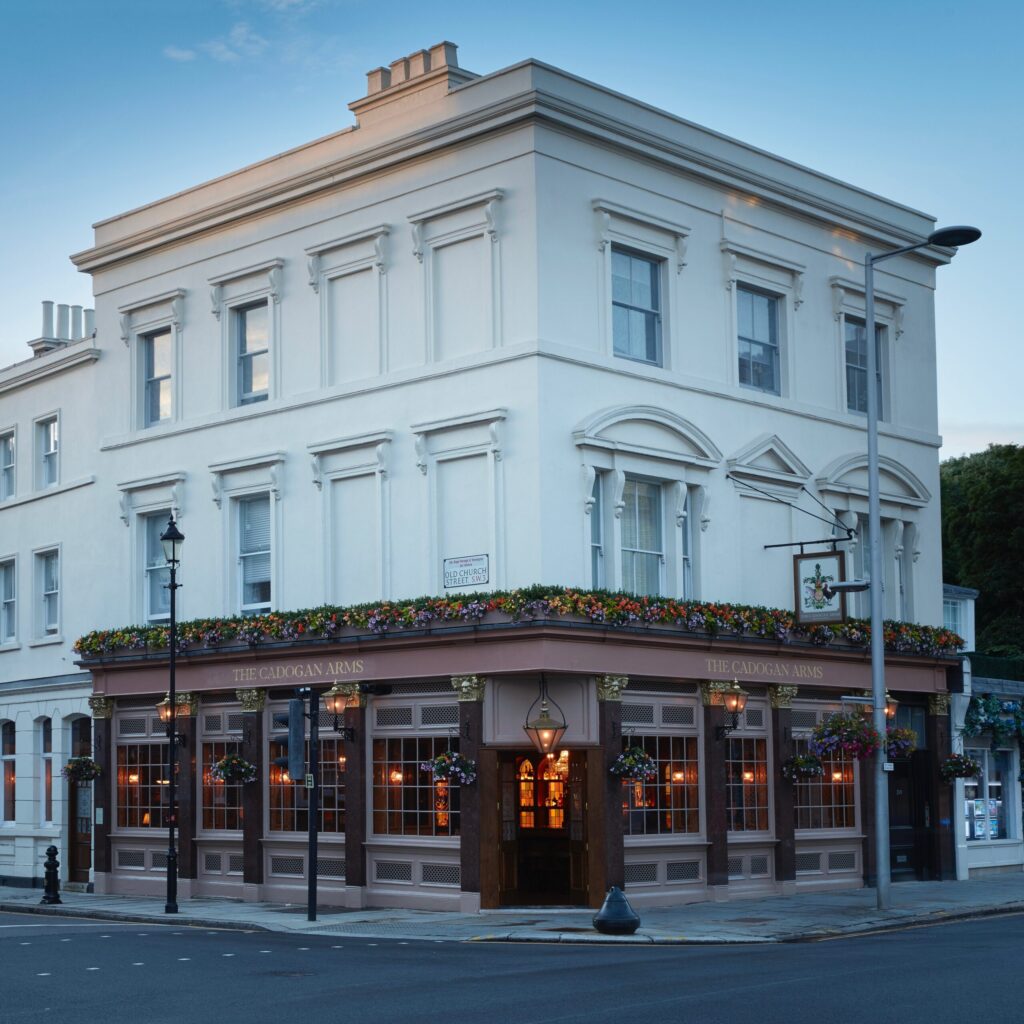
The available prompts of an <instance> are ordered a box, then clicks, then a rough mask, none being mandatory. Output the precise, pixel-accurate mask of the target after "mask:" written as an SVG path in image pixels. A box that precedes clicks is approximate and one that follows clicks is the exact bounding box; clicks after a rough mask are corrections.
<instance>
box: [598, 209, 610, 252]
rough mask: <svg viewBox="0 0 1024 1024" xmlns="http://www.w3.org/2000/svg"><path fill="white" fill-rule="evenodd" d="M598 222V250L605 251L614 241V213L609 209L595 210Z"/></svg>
mask: <svg viewBox="0 0 1024 1024" xmlns="http://www.w3.org/2000/svg"><path fill="white" fill-rule="evenodd" d="M594 219H595V221H596V222H597V250H598V252H604V251H605V249H607V248H608V246H609V245H611V242H612V215H611V214H610V213H609V212H608V211H607V210H600V209H598V210H595V211H594Z"/></svg>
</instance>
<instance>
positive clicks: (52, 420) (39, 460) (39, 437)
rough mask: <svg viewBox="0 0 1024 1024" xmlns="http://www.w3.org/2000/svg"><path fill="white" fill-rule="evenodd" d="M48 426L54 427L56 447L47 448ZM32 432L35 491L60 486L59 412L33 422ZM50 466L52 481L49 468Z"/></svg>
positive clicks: (48, 440) (48, 414) (40, 417)
mask: <svg viewBox="0 0 1024 1024" xmlns="http://www.w3.org/2000/svg"><path fill="white" fill-rule="evenodd" d="M50 424H55V425H56V446H55V447H53V448H50V447H49V442H50ZM32 432H33V434H34V438H35V445H34V447H35V484H36V490H37V491H45V490H50V489H51V488H54V487H59V486H60V435H61V425H60V412H59V411H57V412H51V413H47V414H46V415H45V416H39V417H38V418H37V419H35V420H34V421H33V424H32ZM47 460H50V461H47ZM50 466H52V467H53V469H52V476H53V479H52V480H48V479H47V477H48V476H49V475H51V470H50V469H49V467H50Z"/></svg>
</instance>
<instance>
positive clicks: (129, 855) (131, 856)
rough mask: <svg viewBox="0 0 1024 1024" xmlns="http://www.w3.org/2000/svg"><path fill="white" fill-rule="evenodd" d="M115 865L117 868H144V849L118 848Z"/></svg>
mask: <svg viewBox="0 0 1024 1024" xmlns="http://www.w3.org/2000/svg"><path fill="white" fill-rule="evenodd" d="M117 866H118V867H119V868H144V867H145V866H146V851H145V850H118V851H117Z"/></svg>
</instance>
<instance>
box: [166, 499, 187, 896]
mask: <svg viewBox="0 0 1024 1024" xmlns="http://www.w3.org/2000/svg"><path fill="white" fill-rule="evenodd" d="M184 540H185V535H184V534H183V533H182V532H181V531H180V530H179V529H178V527H177V524H176V523H175V522H174V516H173V515H171V516H169V517H168V519H167V529H166V530H164V532H163V533H162V534H161V535H160V544H161V545H162V547H163V549H164V558H166V559H167V564H168V566H169V567H170V570H171V575H170V581H169V582H168V584H167V589H168V590H169V591H170V594H171V602H170V604H171V607H170V613H171V623H170V633H169V636H168V641H167V652H168V668H169V675H170V678H169V679H168V684H169V689H168V691H167V700H168V704H169V707H168V711H167V749H168V754H167V769H168V778H167V785H168V790H167V807H168V824H167V902H166V904H165V906H164V913H165V914H176V913H177V912H178V850H177V844H176V843H175V838H174V828H175V825H176V824H177V814H178V808H177V801H176V788H175V783H176V781H177V780H176V778H175V769H176V768H177V766H178V700H177V697H178V695H177V692H176V690H175V688H174V658H175V654H176V653H177V651H176V647H177V616H176V614H175V612H176V608H175V604H176V602H175V591H176V590H177V589H178V587H180V586H181V584H180V583H178V581H177V570H178V563H179V562H180V560H181V546H182V544H183V543H184Z"/></svg>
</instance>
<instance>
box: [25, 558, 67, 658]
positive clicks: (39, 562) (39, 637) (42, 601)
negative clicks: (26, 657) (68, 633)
mask: <svg viewBox="0 0 1024 1024" xmlns="http://www.w3.org/2000/svg"><path fill="white" fill-rule="evenodd" d="M32 556H33V563H34V564H33V569H34V573H33V575H34V576H35V605H36V612H35V619H36V626H35V636H36V639H35V643H36V644H39V643H57V642H59V641H60V640H61V639H62V637H61V548H60V545H59V544H58V545H55V546H53V547H47V548H39V549H37V550H35V551H33V552H32ZM50 557H55V558H56V559H57V587H56V589H55V590H46V589H45V587H46V560H47V559H48V558H50ZM50 594H52V595H54V602H53V603H54V605H55V606H56V622H47V621H46V619H47V614H46V607H47V597H48V596H49V595H50ZM51 626H54V627H56V628H54V629H50V627H51Z"/></svg>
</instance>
